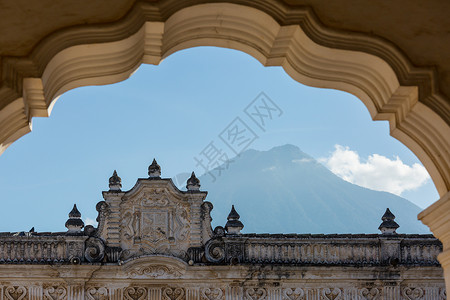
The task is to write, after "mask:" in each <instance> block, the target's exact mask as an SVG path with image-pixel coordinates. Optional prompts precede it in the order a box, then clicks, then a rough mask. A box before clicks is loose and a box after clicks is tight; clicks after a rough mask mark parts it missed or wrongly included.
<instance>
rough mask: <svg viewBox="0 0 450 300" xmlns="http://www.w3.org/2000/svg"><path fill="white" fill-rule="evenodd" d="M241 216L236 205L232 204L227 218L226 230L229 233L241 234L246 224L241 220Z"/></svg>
mask: <svg viewBox="0 0 450 300" xmlns="http://www.w3.org/2000/svg"><path fill="white" fill-rule="evenodd" d="M240 217H241V216H240V215H239V214H238V213H237V211H236V210H235V209H234V205H232V206H231V211H230V214H229V215H228V218H227V220H228V221H227V224H225V230H226V231H227V233H228V234H241V230H242V228H244V224H242V222H241V221H239V218H240Z"/></svg>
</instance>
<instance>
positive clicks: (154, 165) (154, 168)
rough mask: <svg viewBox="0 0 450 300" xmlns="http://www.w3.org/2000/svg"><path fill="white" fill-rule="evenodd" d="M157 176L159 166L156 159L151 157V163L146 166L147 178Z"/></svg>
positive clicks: (158, 174)
mask: <svg viewBox="0 0 450 300" xmlns="http://www.w3.org/2000/svg"><path fill="white" fill-rule="evenodd" d="M159 177H161V167H160V166H159V165H158V163H157V162H156V159H153V162H152V164H151V165H150V166H149V167H148V178H159Z"/></svg>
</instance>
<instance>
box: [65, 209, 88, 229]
mask: <svg viewBox="0 0 450 300" xmlns="http://www.w3.org/2000/svg"><path fill="white" fill-rule="evenodd" d="M66 227H67V229H68V231H67V233H69V234H79V233H81V229H82V228H83V227H84V222H83V220H81V213H80V212H79V211H78V208H77V205H76V204H74V205H73V208H72V210H71V211H70V213H69V219H68V220H67V221H66Z"/></svg>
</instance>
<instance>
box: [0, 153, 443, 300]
mask: <svg viewBox="0 0 450 300" xmlns="http://www.w3.org/2000/svg"><path fill="white" fill-rule="evenodd" d="M148 174H149V177H148V178H143V179H142V178H141V179H138V180H137V182H136V184H135V186H134V187H133V188H132V189H131V190H129V191H122V190H121V188H122V185H121V179H120V177H119V176H118V175H117V173H116V172H114V174H113V176H112V177H111V178H110V180H109V187H110V189H109V191H105V192H103V197H104V201H101V202H99V203H98V204H97V206H96V208H97V211H98V218H97V221H98V226H97V227H96V228H95V227H93V226H91V225H88V226H84V223H83V221H82V220H81V213H80V212H79V211H78V209H77V207H76V205H75V206H74V207H73V209H72V211H71V212H70V213H69V219H68V220H67V222H66V227H67V229H68V231H67V232H55V233H39V232H34V230H31V231H30V232H19V233H2V234H1V235H0V298H1V299H8V300H22V299H30V300H38V299H39V300H41V299H49V300H52V299H54V300H56V299H79V300H81V299H91V300H103V299H110V300H119V299H128V300H131V299H133V300H138V299H139V300H143V299H149V300H156V299H167V300H182V299H186V300H188V299H189V300H190V299H192V300H193V299H196V300H200V299H205V300H219V299H227V300H228V299H248V300H256V299H259V300H262V299H274V300H275V299H276V300H282V299H284V300H306V299H308V300H344V299H361V300H363V299H392V300H400V299H405V300H408V299H409V300H412V299H427V300H443V299H446V292H445V283H444V278H443V272H442V269H441V267H440V265H439V263H438V261H437V255H438V254H439V253H440V252H441V251H442V245H441V243H440V242H439V241H438V240H437V239H436V238H434V237H433V236H432V235H417V234H398V233H396V229H397V228H398V224H397V223H396V222H395V221H394V219H395V216H394V215H393V214H392V213H391V212H390V211H389V209H387V210H386V213H385V214H384V216H383V217H382V223H381V225H380V227H379V229H380V231H381V234H331V235H323V234H315V235H311V234H243V233H241V230H242V229H243V227H244V224H242V222H241V221H240V220H239V218H240V216H239V214H238V213H237V212H236V210H235V208H234V207H232V209H231V212H230V214H229V216H228V220H227V222H226V224H225V226H224V227H222V226H218V227H216V228H215V229H214V230H213V229H212V227H211V216H210V212H211V210H212V209H213V205H212V204H211V203H210V202H208V201H205V199H206V196H207V192H204V191H200V182H199V180H198V179H197V178H196V177H195V174H194V173H192V176H191V177H190V178H189V179H188V181H187V185H186V188H187V191H180V190H179V189H178V188H177V187H176V186H175V185H174V184H173V182H172V181H171V180H170V179H164V178H161V168H160V167H159V165H158V164H157V163H156V161H155V160H154V161H153V163H152V164H151V165H150V166H149V168H148ZM224 221H225V220H224ZM224 223H225V222H224Z"/></svg>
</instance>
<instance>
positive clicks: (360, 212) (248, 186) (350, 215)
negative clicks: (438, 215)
mask: <svg viewBox="0 0 450 300" xmlns="http://www.w3.org/2000/svg"><path fill="white" fill-rule="evenodd" d="M213 172H214V173H213V174H215V175H217V174H218V172H217V171H213ZM216 178H217V179H216V181H214V180H213V179H212V177H211V176H210V175H208V174H204V175H203V176H201V177H200V178H199V179H200V182H201V185H202V187H201V189H202V190H206V191H208V197H207V200H208V201H210V202H212V203H213V205H214V209H213V211H212V217H213V225H214V226H217V225H222V226H224V225H225V223H226V217H227V215H228V213H229V211H230V209H231V205H232V204H234V205H235V207H236V210H237V211H238V213H239V214H240V215H241V221H242V222H243V223H244V226H245V227H244V230H243V232H257V233H262V232H268V233H376V232H378V226H379V225H380V223H381V220H380V218H381V216H382V215H383V213H384V211H385V209H386V208H387V207H389V208H390V209H391V211H392V212H393V213H394V214H395V215H396V217H397V218H396V221H397V222H398V223H399V225H400V228H399V230H398V232H401V233H429V231H428V229H427V227H425V226H424V225H422V224H421V223H420V222H419V221H417V214H418V213H419V212H420V211H421V209H420V208H419V207H418V206H416V205H414V204H413V203H411V202H410V201H408V200H406V199H403V198H401V197H398V196H396V195H393V194H390V193H386V192H378V191H373V190H369V189H366V188H363V187H360V186H357V185H354V184H351V183H349V182H346V181H344V180H342V179H341V178H339V177H338V176H336V175H334V174H333V173H332V172H330V171H329V170H328V169H327V168H325V167H324V166H323V165H322V164H320V163H318V162H317V161H316V160H315V159H314V158H312V157H311V156H309V155H307V154H306V153H304V152H302V151H301V150H300V149H299V148H298V147H296V146H293V145H284V146H280V147H275V148H273V149H271V150H269V151H256V150H247V151H245V152H243V153H241V155H240V156H239V157H236V158H234V159H233V162H232V163H230V164H229V167H228V170H224V171H222V173H221V175H220V176H216Z"/></svg>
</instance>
